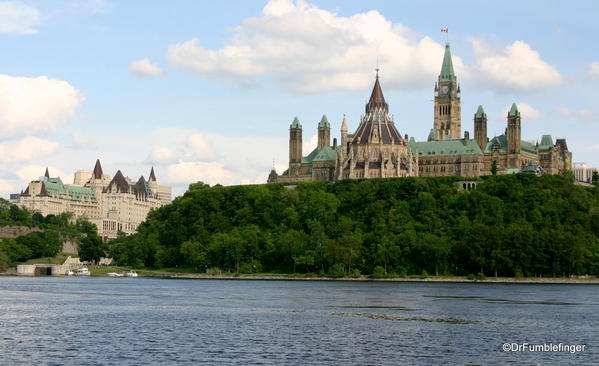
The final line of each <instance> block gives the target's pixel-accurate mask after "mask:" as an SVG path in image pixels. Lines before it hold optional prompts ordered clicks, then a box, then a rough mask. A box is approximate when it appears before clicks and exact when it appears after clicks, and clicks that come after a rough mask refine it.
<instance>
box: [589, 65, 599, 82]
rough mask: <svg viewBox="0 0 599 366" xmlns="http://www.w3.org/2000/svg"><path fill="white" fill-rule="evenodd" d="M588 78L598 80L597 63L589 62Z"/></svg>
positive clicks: (598, 69) (598, 67)
mask: <svg viewBox="0 0 599 366" xmlns="http://www.w3.org/2000/svg"><path fill="white" fill-rule="evenodd" d="M588 76H589V77H590V78H591V79H598V78H599V62H597V61H595V62H591V63H590V64H589V66H588Z"/></svg>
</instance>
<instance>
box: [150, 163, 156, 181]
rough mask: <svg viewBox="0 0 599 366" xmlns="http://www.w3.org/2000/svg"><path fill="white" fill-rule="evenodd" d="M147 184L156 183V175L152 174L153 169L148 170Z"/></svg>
mask: <svg viewBox="0 0 599 366" xmlns="http://www.w3.org/2000/svg"><path fill="white" fill-rule="evenodd" d="M148 182H156V174H154V167H152V169H150V177H149V178H148Z"/></svg>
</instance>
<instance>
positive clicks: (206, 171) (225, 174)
mask: <svg viewBox="0 0 599 366" xmlns="http://www.w3.org/2000/svg"><path fill="white" fill-rule="evenodd" d="M166 175H167V177H166V180H167V181H168V182H171V183H175V184H176V183H194V182H198V181H202V182H204V183H208V184H210V185H214V184H222V185H230V184H239V183H240V181H239V179H238V178H237V177H235V175H234V174H233V173H232V172H231V171H229V170H227V169H225V168H224V167H223V166H222V164H221V163H216V162H214V163H204V162H200V161H194V162H179V163H177V164H173V165H169V166H168V167H167V168H166Z"/></svg>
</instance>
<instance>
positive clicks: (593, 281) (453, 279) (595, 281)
mask: <svg viewBox="0 0 599 366" xmlns="http://www.w3.org/2000/svg"><path fill="white" fill-rule="evenodd" d="M137 272H138V273H139V278H156V279H179V280H221V281H234V280H241V281H341V282H428V283H495V284H563V285H599V278H598V277H591V278H563V277H546V278H515V277H499V278H494V277H489V278H487V279H484V280H473V279H469V278H467V277H465V276H464V277H460V276H450V277H426V278H418V277H393V278H370V277H365V276H362V277H319V276H310V277H300V276H293V275H234V274H230V275H209V274H202V273H169V272H148V271H145V270H137ZM0 277H64V276H23V275H19V274H17V272H16V271H10V270H9V271H5V272H0ZM91 277H107V276H104V275H97V274H96V275H94V274H93V273H92V276H91Z"/></svg>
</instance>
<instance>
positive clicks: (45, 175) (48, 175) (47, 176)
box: [44, 167, 50, 179]
mask: <svg viewBox="0 0 599 366" xmlns="http://www.w3.org/2000/svg"><path fill="white" fill-rule="evenodd" d="M44 177H46V178H48V179H50V173H49V172H48V167H46V172H45V173H44Z"/></svg>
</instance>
